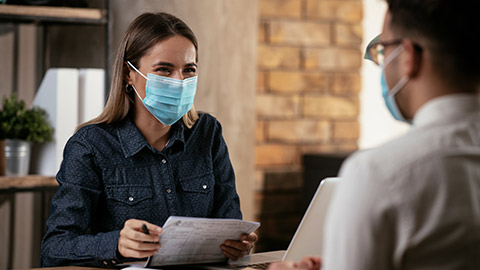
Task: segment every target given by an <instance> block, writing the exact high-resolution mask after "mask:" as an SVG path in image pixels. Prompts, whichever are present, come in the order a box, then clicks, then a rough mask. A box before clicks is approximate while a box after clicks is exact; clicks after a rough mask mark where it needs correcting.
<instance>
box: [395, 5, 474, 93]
mask: <svg viewBox="0 0 480 270" xmlns="http://www.w3.org/2000/svg"><path fill="white" fill-rule="evenodd" d="M386 2H387V4H388V9H389V12H390V14H391V21H390V27H391V28H392V30H393V31H394V33H397V34H399V35H401V36H400V37H405V38H411V39H412V40H413V41H415V40H417V41H419V42H420V41H423V43H422V44H421V45H422V46H425V47H427V48H426V49H428V50H429V51H430V52H431V53H432V55H433V60H432V61H433V62H434V63H433V65H434V67H435V68H436V70H437V71H438V72H440V74H441V75H442V76H445V77H446V78H447V79H449V80H450V81H451V82H455V81H458V80H459V79H466V80H468V82H467V83H470V84H471V83H474V84H477V83H479V82H480V64H479V63H480V50H479V49H480V47H479V46H480V14H479V12H480V1H479V0H386Z"/></svg>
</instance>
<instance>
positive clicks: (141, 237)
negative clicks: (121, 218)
mask: <svg viewBox="0 0 480 270" xmlns="http://www.w3.org/2000/svg"><path fill="white" fill-rule="evenodd" d="M143 224H145V226H146V227H147V230H148V234H146V233H144V232H143V230H142V225H143ZM160 233H162V228H161V227H159V226H157V225H154V224H151V223H148V222H146V221H143V220H138V219H129V220H127V221H125V225H124V226H123V229H122V230H121V231H120V238H119V239H118V247H117V248H118V252H119V253H120V255H122V256H123V257H125V258H146V257H148V256H151V255H153V254H154V253H156V252H157V250H158V249H159V248H160V247H161V245H160V242H159V241H160V238H159V234H160Z"/></svg>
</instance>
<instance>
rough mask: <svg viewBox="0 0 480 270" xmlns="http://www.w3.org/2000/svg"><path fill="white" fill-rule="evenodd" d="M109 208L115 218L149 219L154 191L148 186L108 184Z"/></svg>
mask: <svg viewBox="0 0 480 270" xmlns="http://www.w3.org/2000/svg"><path fill="white" fill-rule="evenodd" d="M105 193H106V197H107V208H108V212H109V214H111V215H112V217H113V218H114V219H119V220H120V221H121V220H123V221H122V222H125V220H127V219H131V218H136V219H147V218H148V217H149V216H150V212H151V208H152V197H153V192H152V188H151V187H146V186H107V187H106V188H105Z"/></svg>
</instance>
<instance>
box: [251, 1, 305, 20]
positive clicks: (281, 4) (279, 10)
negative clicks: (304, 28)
mask: <svg viewBox="0 0 480 270" xmlns="http://www.w3.org/2000/svg"><path fill="white" fill-rule="evenodd" d="M258 5H259V10H260V17H281V18H300V16H301V15H302V0H260V1H259V2H258Z"/></svg>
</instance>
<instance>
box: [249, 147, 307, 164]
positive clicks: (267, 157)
mask: <svg viewBox="0 0 480 270" xmlns="http://www.w3.org/2000/svg"><path fill="white" fill-rule="evenodd" d="M255 158H256V161H255V163H256V165H257V166H260V167H266V166H278V165H282V166H285V165H292V164H298V163H299V158H298V155H297V149H296V147H295V146H292V145H283V144H261V145H257V147H256V149H255Z"/></svg>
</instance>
